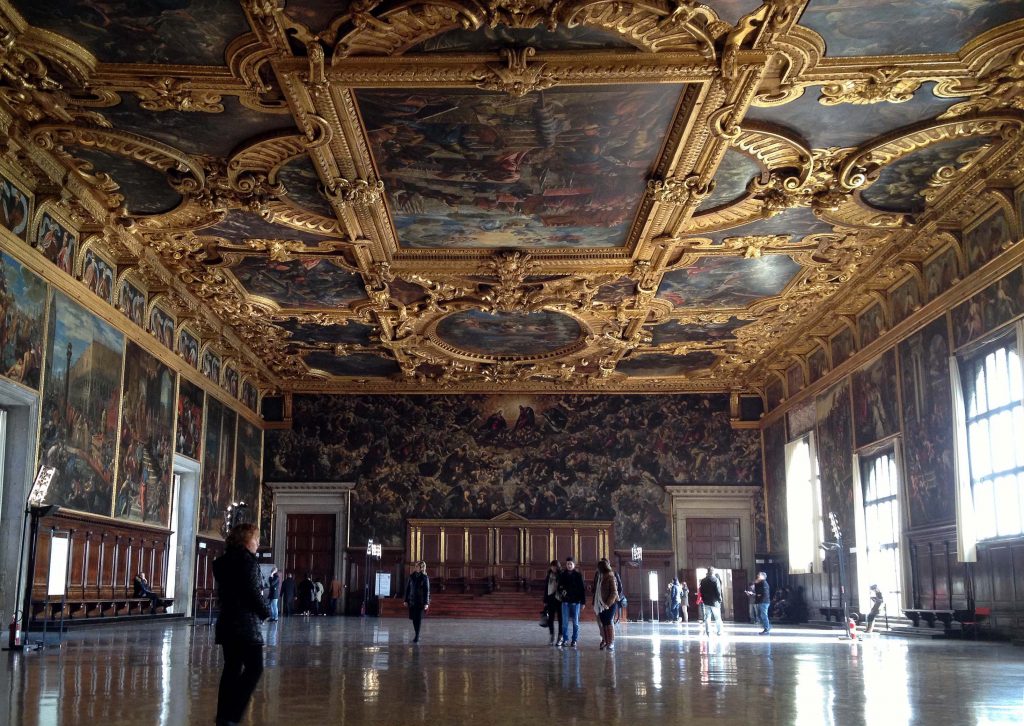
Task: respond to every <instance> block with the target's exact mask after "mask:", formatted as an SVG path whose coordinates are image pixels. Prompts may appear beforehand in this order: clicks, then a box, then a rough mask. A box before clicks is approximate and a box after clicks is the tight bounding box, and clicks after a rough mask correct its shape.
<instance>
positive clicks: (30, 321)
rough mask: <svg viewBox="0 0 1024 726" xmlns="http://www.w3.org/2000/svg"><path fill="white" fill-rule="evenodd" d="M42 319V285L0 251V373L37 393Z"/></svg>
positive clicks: (41, 281)
mask: <svg viewBox="0 0 1024 726" xmlns="http://www.w3.org/2000/svg"><path fill="white" fill-rule="evenodd" d="M45 318H46V283H45V282H43V280H42V278H41V277H38V276H37V275H35V274H34V273H32V272H30V271H29V270H28V268H26V267H25V266H24V265H22V264H21V263H20V262H18V261H17V260H16V259H14V258H13V257H11V256H10V255H8V254H7V253H6V252H0V373H2V374H3V375H4V376H6V377H7V378H10V379H11V380H12V381H14V382H15V383H21V384H24V385H26V386H28V387H30V388H35V389H37V390H38V389H39V374H40V370H41V366H42V365H43V333H44V329H43V325H45V322H46V321H45Z"/></svg>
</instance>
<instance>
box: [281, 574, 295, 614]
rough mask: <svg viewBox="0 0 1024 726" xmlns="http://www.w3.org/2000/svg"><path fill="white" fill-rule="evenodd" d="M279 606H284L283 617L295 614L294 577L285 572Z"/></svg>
mask: <svg viewBox="0 0 1024 726" xmlns="http://www.w3.org/2000/svg"><path fill="white" fill-rule="evenodd" d="M281 604H282V605H283V606H284V614H285V617H288V616H289V615H294V614H295V608H294V605H295V575H293V574H292V573H291V572H286V573H285V575H284V582H282V583H281Z"/></svg>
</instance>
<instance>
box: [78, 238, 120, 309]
mask: <svg viewBox="0 0 1024 726" xmlns="http://www.w3.org/2000/svg"><path fill="white" fill-rule="evenodd" d="M82 282H84V283H85V286H86V287H88V288H89V289H90V290H92V291H93V292H94V293H95V294H96V295H98V296H99V298H100V299H101V300H104V301H105V302H106V303H107V304H112V303H113V301H114V268H113V267H112V266H111V265H109V264H108V263H107V261H106V260H104V259H103V258H102V257H100V256H99V255H97V254H96V253H95V252H93V251H92V249H88V250H86V251H85V259H84V260H82Z"/></svg>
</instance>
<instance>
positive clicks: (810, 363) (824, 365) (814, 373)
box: [807, 348, 828, 383]
mask: <svg viewBox="0 0 1024 726" xmlns="http://www.w3.org/2000/svg"><path fill="white" fill-rule="evenodd" d="M807 372H808V373H809V374H810V377H811V381H810V382H811V383H814V382H815V381H816V380H818V379H819V378H821V377H822V376H823V375H825V373H827V372H828V355H827V354H826V353H825V349H824V348H815V349H814V352H812V353H811V354H810V355H809V356H807Z"/></svg>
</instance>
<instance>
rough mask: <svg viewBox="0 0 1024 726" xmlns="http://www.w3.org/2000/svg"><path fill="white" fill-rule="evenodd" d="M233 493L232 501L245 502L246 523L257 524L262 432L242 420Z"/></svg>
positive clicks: (240, 419) (239, 425)
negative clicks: (246, 508) (246, 509)
mask: <svg viewBox="0 0 1024 726" xmlns="http://www.w3.org/2000/svg"><path fill="white" fill-rule="evenodd" d="M235 451H236V454H235V459H236V461H235V491H234V494H233V495H232V498H233V501H236V502H245V503H246V505H247V507H248V511H247V512H246V513H245V519H246V521H248V522H259V507H260V472H261V470H262V468H263V432H262V431H260V430H259V429H258V428H256V427H255V426H253V425H252V424H251V423H249V422H248V421H246V420H245V419H243V418H239V419H238V445H237V446H236V448H235Z"/></svg>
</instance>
